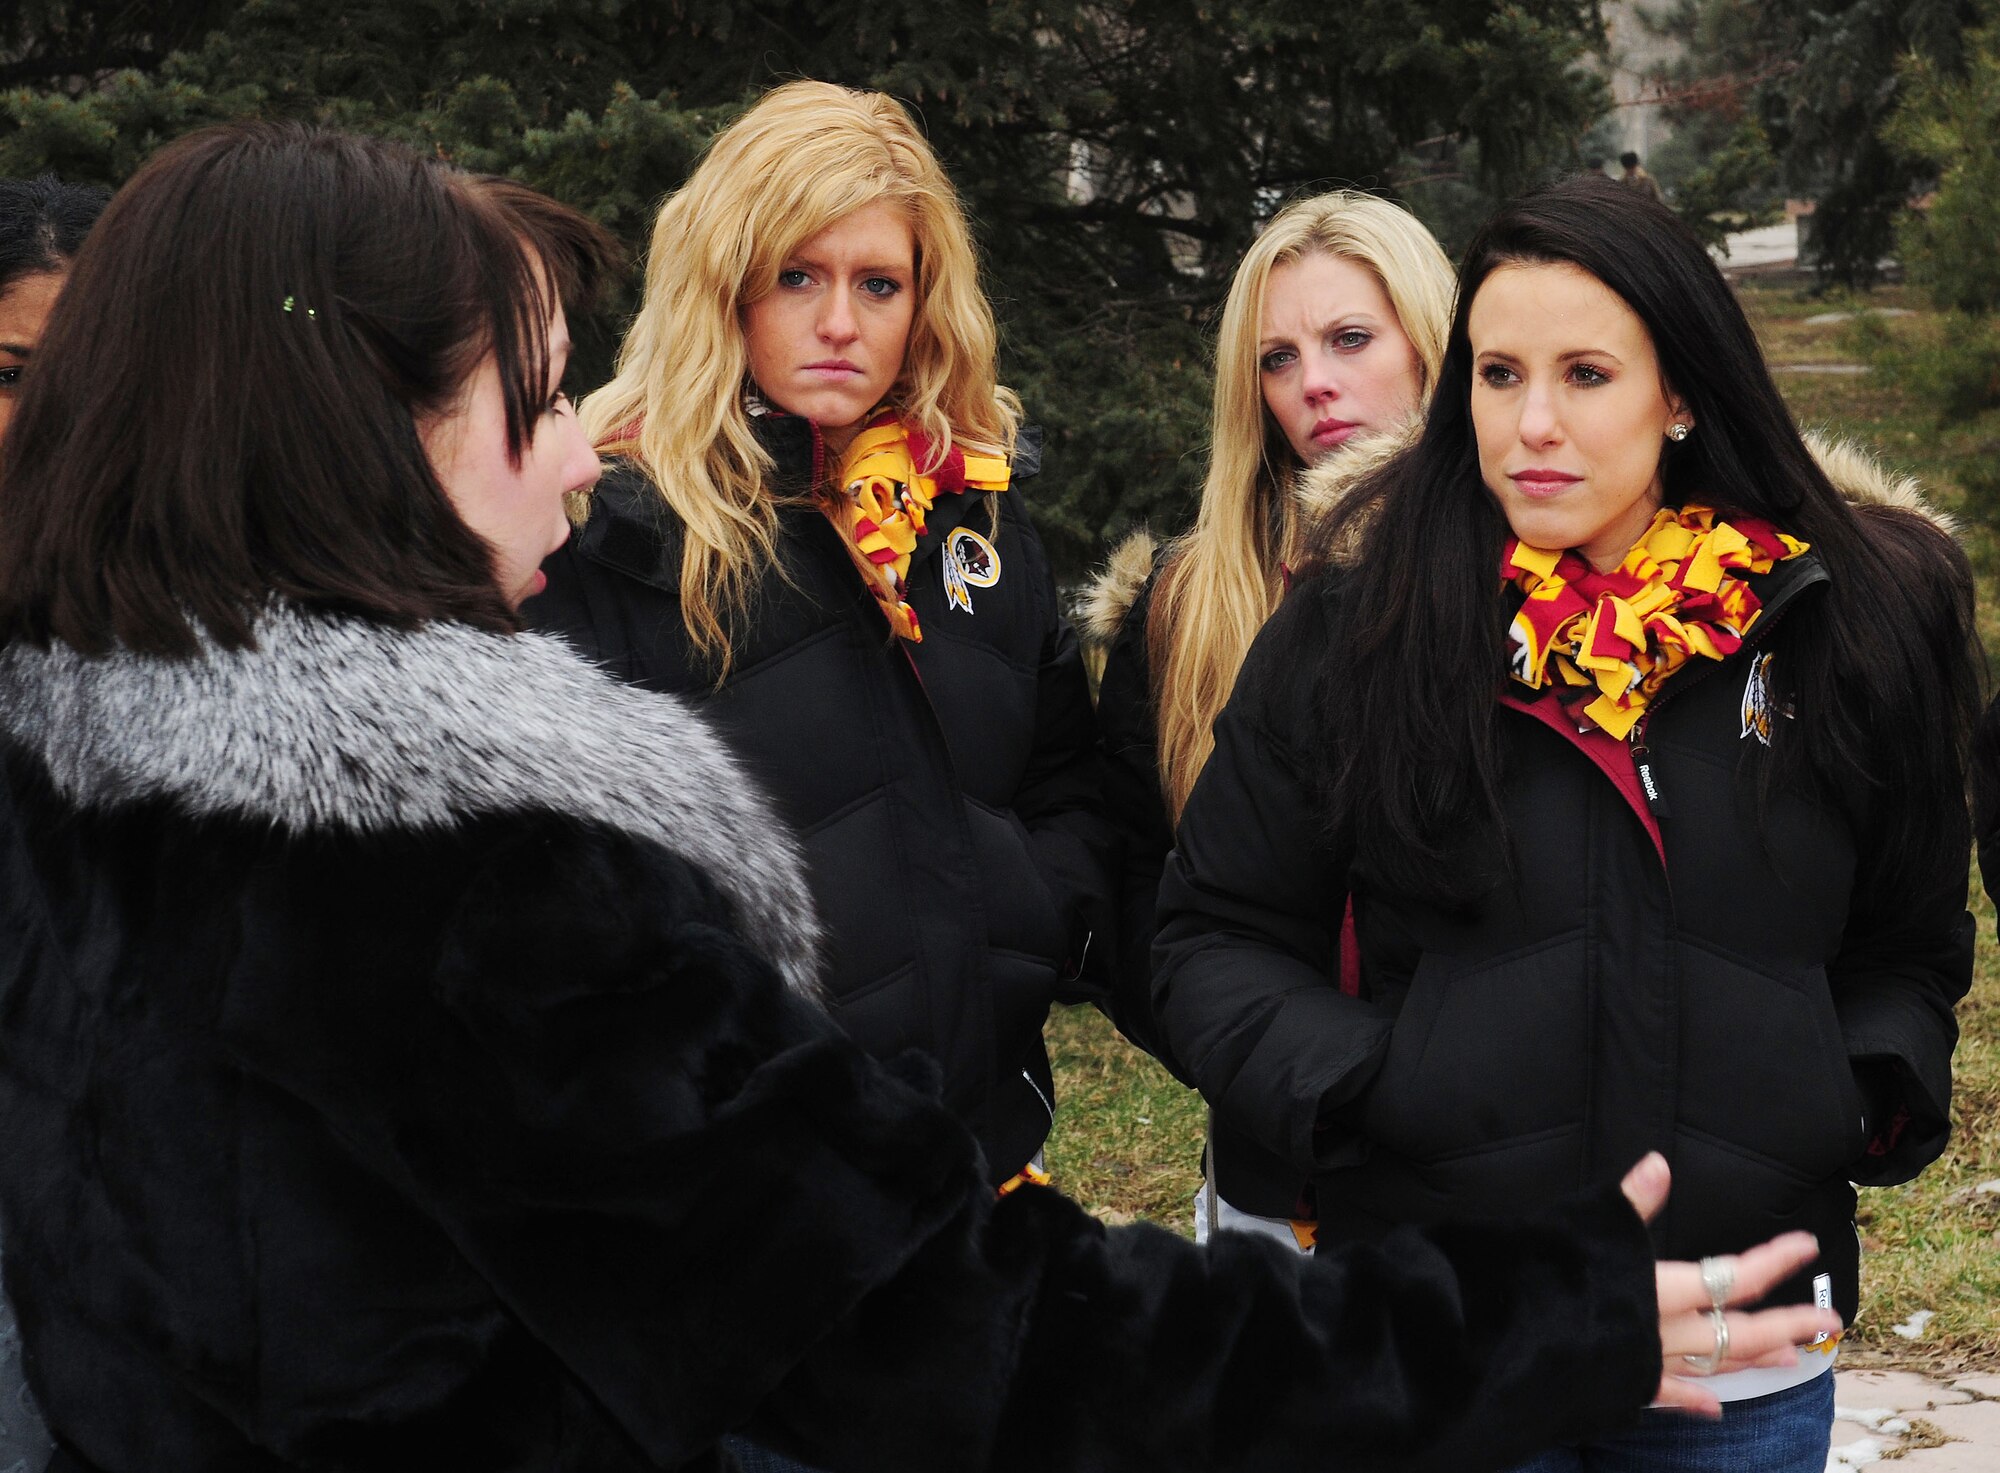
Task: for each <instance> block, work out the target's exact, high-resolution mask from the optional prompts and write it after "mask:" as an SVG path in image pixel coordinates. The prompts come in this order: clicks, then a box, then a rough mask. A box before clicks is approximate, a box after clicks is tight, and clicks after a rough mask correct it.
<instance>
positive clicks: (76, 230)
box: [0, 174, 111, 1473]
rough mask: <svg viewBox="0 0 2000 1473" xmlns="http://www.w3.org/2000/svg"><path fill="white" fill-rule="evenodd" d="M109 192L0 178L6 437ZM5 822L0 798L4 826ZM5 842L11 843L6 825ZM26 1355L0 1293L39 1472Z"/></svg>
mask: <svg viewBox="0 0 2000 1473" xmlns="http://www.w3.org/2000/svg"><path fill="white" fill-rule="evenodd" d="M110 197H111V196H110V194H109V192H108V191H106V190H103V189H97V188H93V187H91V186H88V185H81V184H65V183H63V182H62V181H61V180H59V179H57V178H55V177H54V176H53V175H49V174H44V175H42V176H41V177H40V178H38V179H0V439H4V438H5V436H6V433H7V421H8V420H9V419H11V418H12V417H13V414H14V399H15V396H16V395H17V394H19V392H20V390H21V379H22V376H23V375H24V374H25V373H26V372H27V371H28V365H29V362H30V360H31V359H33V357H34V356H35V348H36V346H37V345H38V344H39V343H40V342H41V339H42V329H43V327H45V326H46V325H47V323H48V318H49V309H50V308H51V307H53V306H54V305H55V301H56V297H57V296H58V295H59V294H60V293H61V291H62V288H63V282H64V281H65V280H66V279H67V278H68V275H69V263H70V259H71V258H72V257H73V256H75V255H76V250H77V247H78V246H80V245H82V244H83V237H84V236H85V234H87V233H88V232H89V230H90V227H91V225H92V224H94V223H95V222H96V220H97V216H98V214H99V212H100V211H102V210H103V208H104V202H105V201H106V200H107V199H109V198H110ZM6 826H7V819H6V804H5V800H4V799H0V831H4V830H5V828H6ZM0 842H9V839H8V838H7V837H6V835H5V834H4V832H0ZM20 1356H21V1339H20V1332H19V1331H18V1330H17V1329H16V1328H15V1325H14V1315H13V1311H12V1310H11V1309H10V1308H9V1307H8V1304H7V1298H6V1295H5V1294H0V1468H6V1469H8V1470H10V1473H38V1470H39V1469H40V1468H41V1467H42V1466H43V1465H44V1464H45V1463H46V1462H47V1461H48V1457H49V1453H50V1451H51V1448H50V1445H49V1439H48V1435H47V1433H46V1432H44V1431H43V1429H42V1424H41V1418H40V1417H39V1416H37V1415H36V1413H35V1406H34V1401H33V1398H32V1397H30V1396H29V1394H28V1390H27V1387H26V1385H25V1383H24V1382H23V1381H22V1379H21V1359H20Z"/></svg>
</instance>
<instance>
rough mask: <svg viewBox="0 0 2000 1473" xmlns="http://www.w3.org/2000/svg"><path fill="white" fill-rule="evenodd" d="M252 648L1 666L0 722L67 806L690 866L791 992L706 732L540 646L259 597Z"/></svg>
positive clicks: (747, 799)
mask: <svg viewBox="0 0 2000 1473" xmlns="http://www.w3.org/2000/svg"><path fill="white" fill-rule="evenodd" d="M256 633H257V645H258V647H257V648H256V649H254V650H236V651H228V650H223V649H220V648H218V647H215V646H213V645H211V646H210V647H209V648H208V649H207V650H206V651H205V653H204V655H203V656H202V657H200V658H196V659H189V660H170V659H161V658H156V657H151V656H142V655H135V654H130V653H123V652H118V653H113V654H111V655H108V656H105V657H102V658H96V659H91V658H85V657H83V656H81V655H78V654H77V653H76V652H74V651H73V650H70V649H69V648H67V647H66V646H61V645H57V646H55V647H54V648H52V649H49V650H37V649H34V648H32V647H27V646H16V647H13V648H10V649H8V650H6V651H5V652H4V653H0V728H4V729H5V730H6V731H7V733H8V735H9V736H10V737H11V738H12V740H14V741H15V742H17V743H19V744H20V745H21V746H22V747H24V748H25V749H26V750H28V751H29V752H31V753H33V754H34V755H36V756H37V757H38V758H39V759H40V760H41V762H42V763H43V764H45V765H46V766H47V768H48V770H49V772H50V774H51V775H52V777H53V779H54V781H55V783H56V786H57V787H58V789H59V790H60V791H61V792H62V793H63V795H64V796H65V797H66V798H67V799H68V800H69V801H71V802H74V803H75V804H77V805H78V806H79V807H84V808H99V809H104V808H114V807H117V806H119V805H121V804H125V803H131V802H139V801H145V800H149V799H164V800H166V801H168V802H171V803H173V804H175V805H178V806H180V807H183V808H185V809H187V810H188V811H189V812H191V813H193V814H196V815H203V816H207V815H218V816H221V815H228V816H235V817H245V818H251V819H256V820H260V821H268V822H269V823H271V824H272V825H274V826H276V827H278V828H281V829H287V830H294V831H298V832H311V831H315V830H328V829H331V830H336V831H338V830H346V831H351V832H354V833H364V834H365V833H381V832H389V831H394V830H419V831H420V830H425V829H438V828H447V827H450V826H451V825H453V824H455V823H458V822H461V821H464V820H467V819H472V818H477V817H481V816H485V815H491V814H499V813H508V812H520V811H526V810H537V809H539V810H544V811H552V812H557V813H566V814H571V815H574V816H575V817H577V818H579V819H582V820H584V821H586V822H594V823H600V824H603V825H606V826H608V827H611V828H614V829H618V830H620V831H622V832H625V833H630V834H634V835H637V836H639V837H641V838H646V839H651V840H654V841H656V842H657V843H659V844H661V845H663V846H665V847H666V848H668V849H670V850H673V851H674V852H676V853H678V854H681V855H683V856H685V857H686V858H687V859H689V860H691V861H692V862H694V863H695V864H697V865H699V866H700V867H701V868H702V869H703V870H704V871H705V872H706V873H707V874H708V875H709V876H710V877H711V878H712V879H713V880H714V881H715V882H716V884H717V885H718V886H719V887H720V888H721V889H722V891H723V892H724V893H725V894H727V895H729V896H730V897H731V898H732V899H733V900H734V901H735V903H736V905H737V907H738V911H739V913H740V915H741V917H742V921H743V926H744V929H745V931H746V932H747V933H748V934H749V935H750V936H751V937H752V938H754V940H755V941H756V942H757V943H758V944H759V946H760V948H761V949H762V950H763V951H764V952H765V953H766V955H768V956H769V957H770V958H771V960H772V961H774V962H775V963H776V964H777V965H778V967H779V969H780V970H781V971H782V972H783V973H784V976H785V978H786V980H787V982H788V983H790V985H791V986H792V987H794V988H796V989H798V990H800V991H802V992H808V993H812V992H816V991H817V986H818V984H817V980H816V979H817V972H818V967H817V960H816V953H817V943H818V939H819V935H818V924H817V921H816V920H815V912H814V908H813V902H812V896H811V893H810V891H809V889H808V887H807V885H806V879H805V869H804V865H803V862H802V861H801V859H800V856H799V851H798V848H797V846H796V844H795V843H794V841H793V839H792V836H791V834H790V832H789V831H788V830H787V829H786V828H785V827H784V825H783V824H782V823H781V822H780V821H779V820H778V817H777V815H776V814H775V813H774V812H773V811H772V809H771V807H770V804H769V803H768V802H767V801H766V800H765V798H764V796H763V794H762V793H761V792H760V791H758V789H757V788H756V786H755V784H754V783H753V782H752V781H751V779H750V778H749V776H748V775H747V774H746V773H745V772H744V771H743V770H742V768H741V767H740V766H738V764H737V762H736V760H735V759H734V758H733V757H732V756H731V755H730V754H729V753H728V752H727V751H726V750H725V749H724V747H723V744H722V742H721V741H720V740H719V739H718V738H717V737H716V736H715V734H714V733H713V732H711V731H710V730H709V728H708V726H707V724H706V723H705V722H704V721H703V720H702V719H701V718H700V717H699V716H697V715H696V714H694V712H692V711H691V710H689V709H688V708H687V707H686V706H685V705H683V704H682V703H681V702H680V701H678V700H676V699H674V698H673V697H671V696H664V695H658V694H655V693H652V692H649V691H642V690H639V689H636V688H634V687H630V686H626V685H622V684H620V683H619V682H617V681H616V680H614V679H612V678H611V677H610V676H608V675H606V674H604V673H603V672H602V671H600V670H598V669H596V668H594V667H593V666H591V665H590V664H589V663H588V662H586V661H585V660H584V659H583V658H582V657H581V656H579V655H578V654H577V653H576V652H575V651H574V650H573V649H571V648H570V646H569V645H567V644H565V643H564V642H563V641H562V640H560V639H558V638H556V637H555V636H553V635H545V634H516V635H497V634H487V633H483V632H480V631H478V630H475V629H472V628H469V627H467V626H465V625H458V624H431V625H427V626H425V627H423V628H420V629H416V630H398V629H390V628H386V627H384V626H381V625H378V624H373V623H370V622H368V621H366V620H362V619H359V618H354V617H349V616H342V615H335V614H328V613H318V612H308V611H305V610H302V609H300V608H298V607H296V606H293V605H288V604H283V603H273V604H272V605H271V606H270V607H269V608H267V609H266V610H265V611H264V612H263V613H262V614H260V616H259V617H258V620H257V626H256Z"/></svg>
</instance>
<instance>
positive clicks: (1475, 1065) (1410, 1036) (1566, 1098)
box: [1363, 932, 1590, 1161]
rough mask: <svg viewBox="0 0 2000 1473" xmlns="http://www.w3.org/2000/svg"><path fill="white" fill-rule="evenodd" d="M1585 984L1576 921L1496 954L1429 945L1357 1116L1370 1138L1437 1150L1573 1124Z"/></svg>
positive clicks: (1581, 1070)
mask: <svg viewBox="0 0 2000 1473" xmlns="http://www.w3.org/2000/svg"><path fill="white" fill-rule="evenodd" d="M1589 1026H1590V995H1589V986H1588V983H1587V979H1586V976H1585V947H1584V941H1583V935H1582V933H1581V932H1576V933H1572V934H1570V935H1566V936H1562V937H1559V938H1557V939H1555V940H1553V941H1548V942H1544V943H1540V944H1538V945H1535V946H1532V947H1526V948H1523V949H1521V950H1518V951H1514V952H1509V953H1506V954H1504V955H1501V956H1497V957H1482V958H1478V959H1467V958H1462V957H1449V956H1444V955H1441V954H1439V953H1437V952H1425V953H1424V954H1423V956H1422V958H1421V959H1420V960H1419V961H1418V963H1417V968H1416V971H1415V973H1414V974H1413V975H1412V977H1411V979H1410V989H1409V993H1408V995H1407V996H1406V998H1405V999H1404V1003H1403V1007H1402V1010H1401V1012H1400V1013H1399V1014H1398V1015H1397V1018H1396V1026H1395V1031H1394V1033H1393V1034H1392V1035H1391V1038H1390V1042H1389V1053H1388V1057H1387V1058H1386V1059H1385V1060H1384V1061H1383V1064H1382V1071H1381V1073H1380V1074H1378V1075H1377V1076H1376V1079H1375V1083H1374V1085H1373V1086H1372V1088H1371V1090H1370V1094H1369V1101H1368V1105H1367V1108H1366V1111H1365V1113H1364V1117H1363V1129H1364V1131H1365V1133H1366V1134H1367V1136H1368V1137H1369V1139H1370V1140H1371V1141H1373V1142H1374V1143H1376V1144H1377V1145H1380V1146H1382V1147H1384V1148H1386V1149H1387V1150H1389V1151H1392V1152H1394V1153H1396V1154H1398V1155H1402V1156H1406V1157H1409V1158H1412V1159H1414V1160H1428V1161H1435V1160H1440V1159H1443V1158H1447V1157H1451V1156H1454V1155H1459V1154H1463V1153H1466V1152H1469V1151H1473V1150H1478V1149H1483V1148H1487V1147H1490V1146H1492V1145H1494V1144H1496V1143H1498V1142H1502V1141H1506V1140H1511V1139H1516V1138H1520V1137H1524V1136H1534V1135H1540V1134H1543V1133H1545V1132H1549V1131H1557V1130H1561V1129H1564V1128H1566V1127H1574V1126H1576V1125H1577V1124H1578V1123H1579V1122H1580V1121H1581V1120H1582V1118H1583V1109H1584V1081H1585V1074H1586V1067H1587V1060H1588V1058H1589V1046H1588V1039H1589Z"/></svg>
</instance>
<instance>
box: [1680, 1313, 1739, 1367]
mask: <svg viewBox="0 0 2000 1473" xmlns="http://www.w3.org/2000/svg"><path fill="white" fill-rule="evenodd" d="M1708 1322H1709V1324H1710V1326H1712V1327H1713V1328H1714V1330H1715V1349H1714V1350H1712V1351H1710V1352H1709V1353H1708V1354H1707V1355H1684V1356H1682V1357H1681V1359H1682V1360H1684V1361H1686V1362H1687V1363H1688V1366H1689V1368H1690V1369H1692V1370H1693V1371H1694V1373H1695V1374H1696V1375H1698V1376H1712V1375H1714V1374H1715V1372H1716V1371H1717V1369H1719V1368H1720V1367H1721V1365H1722V1363H1723V1362H1724V1361H1726V1360H1728V1359H1729V1317H1728V1316H1727V1315H1725V1314H1724V1313H1723V1312H1722V1311H1721V1309H1720V1308H1717V1309H1711V1310H1710V1311H1709V1312H1708Z"/></svg>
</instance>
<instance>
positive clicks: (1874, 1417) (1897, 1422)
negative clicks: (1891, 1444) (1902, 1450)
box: [1833, 1406, 1910, 1437]
mask: <svg viewBox="0 0 2000 1473" xmlns="http://www.w3.org/2000/svg"><path fill="white" fill-rule="evenodd" d="M1833 1420H1834V1421H1836V1422H1852V1423H1853V1424H1854V1425H1855V1426H1857V1427H1866V1428H1867V1429H1868V1430H1869V1431H1870V1432H1892V1433H1894V1434H1895V1435H1897V1436H1898V1437H1900V1436H1902V1435H1903V1434H1904V1433H1905V1432H1908V1431H1909V1430H1910V1424H1909V1423H1908V1422H1905V1421H1904V1420H1903V1419H1902V1418H1901V1417H1899V1416H1897V1415H1896V1412H1895V1409H1894V1408H1892V1407H1841V1406H1837V1407H1835V1408H1834V1409H1833Z"/></svg>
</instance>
